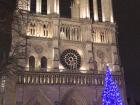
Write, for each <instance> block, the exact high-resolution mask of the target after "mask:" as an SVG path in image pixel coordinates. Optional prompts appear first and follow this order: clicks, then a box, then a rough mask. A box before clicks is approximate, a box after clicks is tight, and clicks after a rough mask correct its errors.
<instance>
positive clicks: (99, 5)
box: [97, 0, 102, 22]
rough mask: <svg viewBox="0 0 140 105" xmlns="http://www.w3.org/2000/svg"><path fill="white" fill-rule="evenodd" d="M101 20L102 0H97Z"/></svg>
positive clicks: (100, 19)
mask: <svg viewBox="0 0 140 105" xmlns="http://www.w3.org/2000/svg"><path fill="white" fill-rule="evenodd" d="M97 6H98V16H99V21H100V22H102V2H101V0H97Z"/></svg>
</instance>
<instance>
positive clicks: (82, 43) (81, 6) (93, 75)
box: [12, 0, 126, 105]
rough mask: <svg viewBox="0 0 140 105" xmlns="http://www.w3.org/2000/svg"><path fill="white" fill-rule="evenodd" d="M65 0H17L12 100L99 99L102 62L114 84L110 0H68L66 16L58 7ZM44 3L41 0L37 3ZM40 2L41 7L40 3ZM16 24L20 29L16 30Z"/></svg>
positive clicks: (58, 102) (71, 102)
mask: <svg viewBox="0 0 140 105" xmlns="http://www.w3.org/2000/svg"><path fill="white" fill-rule="evenodd" d="M64 2H65V3H66V2H67V1H66V0H46V1H45V0H27V1H26V0H20V1H19V3H18V6H19V11H20V13H21V14H22V16H21V14H19V13H18V17H19V20H20V21H19V22H18V23H19V24H16V20H15V22H14V27H15V30H13V46H12V50H13V49H14V48H17V46H18V45H19V47H18V48H17V50H18V51H17V58H18V61H17V63H18V65H20V66H22V69H21V68H19V70H18V72H17V82H16V83H17V86H16V87H17V88H16V103H17V105H101V93H102V89H103V84H104V74H105V67H106V65H107V64H108V65H109V66H110V68H111V70H112V73H113V75H114V79H115V81H116V82H117V83H118V85H119V86H120V89H121V92H122V97H123V99H124V104H126V102H125V88H124V80H123V74H122V73H121V72H120V65H119V60H118V57H119V55H118V51H117V43H116V24H115V22H114V19H113V10H112V0H71V1H70V3H71V4H70V7H67V8H70V9H71V10H70V14H71V17H70V18H64V17H61V11H60V9H59V8H61V7H60V5H59V4H62V3H64ZM42 3H46V4H44V5H43V4H42ZM42 6H45V7H42ZM17 30H20V31H17Z"/></svg>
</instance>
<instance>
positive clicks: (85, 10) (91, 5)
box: [19, 0, 114, 23]
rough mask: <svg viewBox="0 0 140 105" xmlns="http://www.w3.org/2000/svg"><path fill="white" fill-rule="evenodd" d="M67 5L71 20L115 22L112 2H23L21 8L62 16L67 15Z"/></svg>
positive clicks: (37, 0) (42, 0)
mask: <svg viewBox="0 0 140 105" xmlns="http://www.w3.org/2000/svg"><path fill="white" fill-rule="evenodd" d="M23 2H24V3H23ZM23 4H24V5H23ZM65 4H66V5H67V6H68V7H67V8H68V9H69V11H67V12H71V13H70V14H71V18H75V19H79V18H81V19H85V18H87V19H90V18H92V19H93V20H94V21H102V22H106V21H108V22H112V23H113V22H114V18H113V9H112V0H68V1H66V0H28V1H26V2H25V0H21V1H20V2H19V7H20V9H23V10H27V11H31V12H36V13H42V14H57V15H60V16H61V14H65V13H63V12H65V10H64V9H66V8H63V7H65V6H64V5H65Z"/></svg>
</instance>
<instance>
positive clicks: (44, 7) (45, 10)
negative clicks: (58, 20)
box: [41, 0, 47, 15]
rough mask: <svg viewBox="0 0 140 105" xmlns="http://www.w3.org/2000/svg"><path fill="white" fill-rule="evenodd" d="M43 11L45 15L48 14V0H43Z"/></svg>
mask: <svg viewBox="0 0 140 105" xmlns="http://www.w3.org/2000/svg"><path fill="white" fill-rule="evenodd" d="M41 13H42V14H43V15H46V14H47V0H42V4H41Z"/></svg>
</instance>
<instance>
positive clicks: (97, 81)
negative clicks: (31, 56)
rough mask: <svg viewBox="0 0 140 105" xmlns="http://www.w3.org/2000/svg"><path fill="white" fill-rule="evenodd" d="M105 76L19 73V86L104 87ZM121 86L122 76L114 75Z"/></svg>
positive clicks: (65, 73) (63, 73)
mask: <svg viewBox="0 0 140 105" xmlns="http://www.w3.org/2000/svg"><path fill="white" fill-rule="evenodd" d="M104 76H105V75H104V74H93V73H68V72H29V71H28V72H27V71H25V72H18V73H17V84H28V85H30V84H32V85H91V86H92V85H101V86H102V85H104ZM113 78H114V80H115V81H116V82H117V83H118V84H119V85H121V81H122V80H121V75H113Z"/></svg>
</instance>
